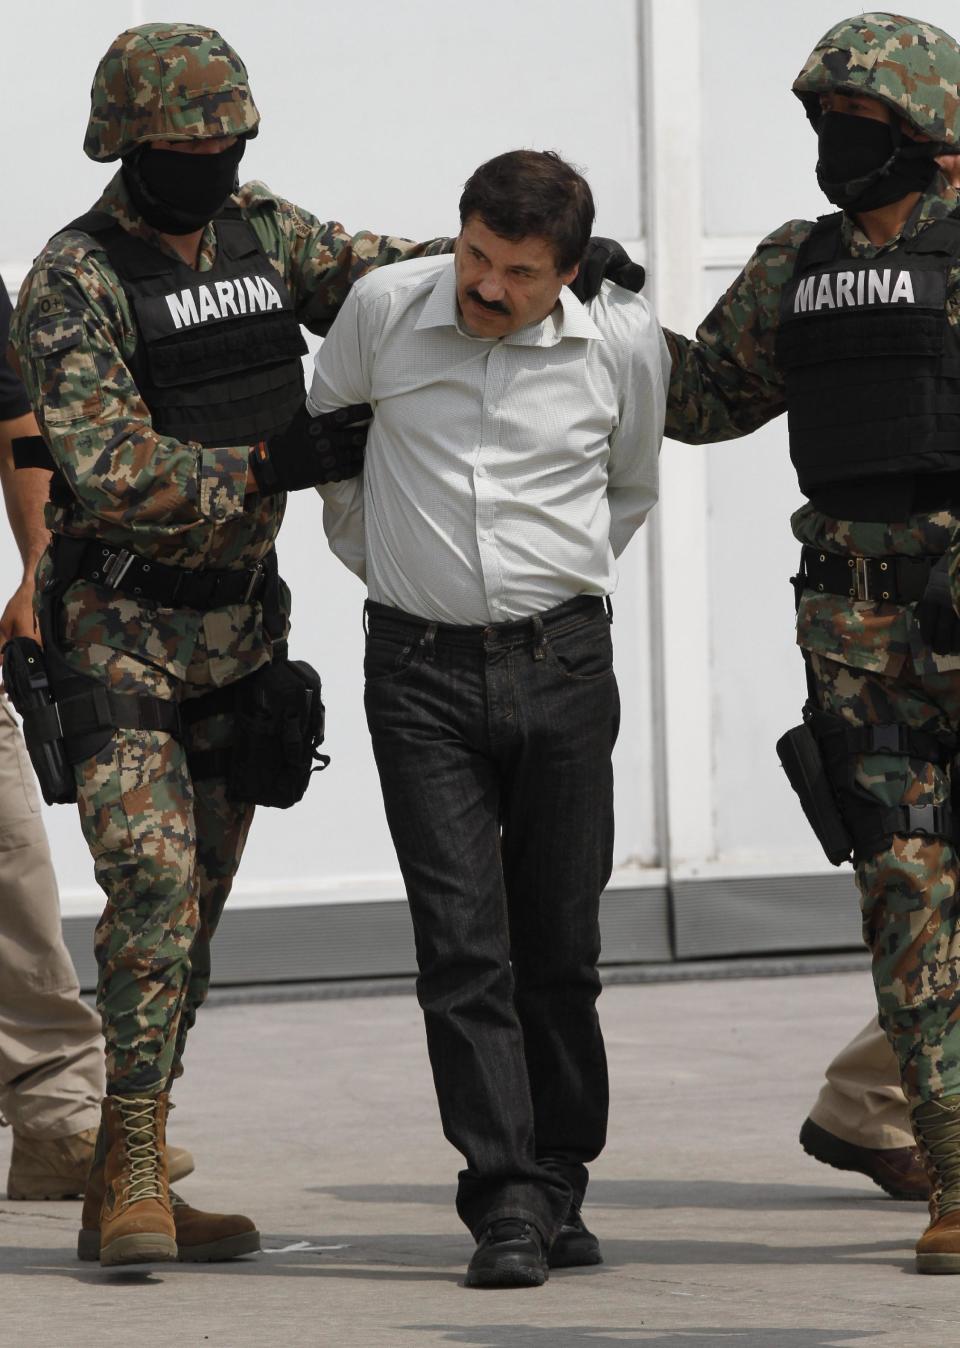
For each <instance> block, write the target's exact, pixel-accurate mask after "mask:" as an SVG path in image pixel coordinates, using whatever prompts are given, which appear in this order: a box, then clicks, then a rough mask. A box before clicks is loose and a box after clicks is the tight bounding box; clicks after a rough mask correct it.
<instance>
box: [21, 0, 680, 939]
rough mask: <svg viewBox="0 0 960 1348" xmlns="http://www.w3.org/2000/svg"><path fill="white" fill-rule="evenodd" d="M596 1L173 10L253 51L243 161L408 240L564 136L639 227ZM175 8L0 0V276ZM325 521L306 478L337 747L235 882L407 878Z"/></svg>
mask: <svg viewBox="0 0 960 1348" xmlns="http://www.w3.org/2000/svg"><path fill="white" fill-rule="evenodd" d="M603 8H604V12H605V16H604V27H605V29H606V31H607V32H609V33H611V34H615V35H616V36H615V39H614V40H605V41H603V42H595V41H592V40H591V41H589V42H586V41H581V37H582V32H583V10H582V7H581V6H580V5H579V4H578V3H577V0H549V2H548V0H527V2H526V3H516V0H488V3H486V4H485V5H484V6H483V7H482V9H476V8H474V7H468V6H448V7H447V8H445V9H443V10H440V9H438V7H437V6H436V4H435V3H428V2H427V0H407V3H406V4H404V5H403V6H400V7H398V6H397V5H396V4H395V3H387V0H367V3H365V4H364V5H363V6H360V7H354V8H353V9H352V10H351V9H348V8H345V7H339V8H337V7H332V6H329V5H318V4H315V3H290V2H289V0H288V2H286V3H284V2H283V0H281V2H280V3H277V4H274V5H273V6H272V7H271V8H270V10H269V11H266V10H265V9H264V6H263V5H262V4H259V3H253V2H252V0H230V3H203V0H200V2H199V3H197V4H196V5H195V6H194V7H193V8H192V10H191V7H190V6H181V7H180V11H179V15H183V14H185V15H186V17H187V18H190V19H193V20H196V21H197V22H200V23H204V24H207V25H209V26H212V27H215V28H218V29H219V30H220V31H221V32H222V33H223V34H224V36H225V37H227V39H228V40H229V41H231V42H232V43H233V44H234V45H235V46H236V48H237V50H238V51H239V52H240V54H241V55H242V56H243V58H244V60H245V61H246V63H247V65H248V68H249V71H250V78H251V84H252V87H253V89H254V94H255V97H256V100H257V103H258V105H259V107H260V111H261V114H262V116H263V119H264V120H263V129H262V132H261V134H260V136H259V137H258V138H257V139H256V140H255V141H254V142H252V143H251V145H250V146H249V148H248V151H247V155H246V157H245V161H244V165H243V168H244V176H246V177H259V178H262V179H264V180H265V181H266V182H268V183H269V184H270V185H271V186H272V187H274V188H275V190H277V191H280V192H282V193H283V195H285V196H287V197H289V198H291V199H293V200H295V201H298V202H300V203H302V204H303V205H304V206H306V207H308V208H309V209H311V210H313V211H314V212H315V213H316V214H318V215H319V216H321V218H337V219H340V220H343V221H344V222H346V223H347V224H348V226H349V227H350V228H351V229H361V228H373V229H376V230H385V231H390V232H395V233H403V234H407V235H409V236H410V237H414V238H417V237H420V238H429V237H432V236H434V235H436V234H438V233H455V232H456V228H457V200H458V198H459V194H460V189H461V185H462V183H463V181H464V180H465V178H466V177H467V176H468V174H469V173H470V171H471V170H472V169H473V168H474V167H476V165H477V164H478V163H480V162H481V161H482V160H483V159H485V158H488V157H489V156H490V155H492V154H496V153H499V152H501V151H502V150H506V149H511V148H515V147H516V146H520V145H529V146H534V147H537V148H555V149H557V150H559V151H560V152H561V153H563V154H564V155H565V156H566V157H567V158H569V159H572V160H573V161H574V162H576V163H577V164H579V165H581V166H582V167H583V168H584V169H585V171H586V172H587V174H588V176H589V178H590V181H591V184H592V186H593V188H594V191H595V193H596V197H597V200H598V205H599V219H598V229H599V230H600V231H601V232H603V233H605V234H609V235H614V236H617V237H620V238H622V239H625V240H636V239H637V238H638V237H639V235H640V234H641V212H640V180H641V179H640V174H641V164H640V119H639V116H638V112H637V108H638V99H639V94H638V70H639V62H638V52H637V9H636V4H635V3H634V0H603ZM174 12H177V11H174ZM170 13H171V7H170V6H169V5H167V4H158V3H153V0H142V3H139V4H130V3H120V2H119V0H101V3H100V4H98V5H97V6H96V7H90V6H87V7H77V6H75V5H74V4H73V3H72V0H47V3H46V4H44V5H43V6H42V7H40V8H38V7H36V6H33V7H28V6H15V7H14V6H8V7H6V8H5V12H4V21H3V28H4V33H3V46H2V53H0V61H2V72H0V73H2V79H3V87H4V97H5V99H7V100H10V103H9V106H13V107H19V108H21V109H23V110H24V111H25V114H26V111H27V110H29V116H27V115H24V117H23V129H22V133H21V134H19V135H18V136H17V137H13V136H11V135H8V136H7V138H6V140H5V155H6V156H7V172H8V175H9V180H10V181H16V182H17V183H18V184H20V191H19V198H18V199H19V202H20V204H21V207H22V209H21V210H19V211H16V212H15V211H8V212H7V215H6V219H5V221H4V225H3V228H2V233H0V266H2V270H3V273H4V277H5V280H6V281H7V283H8V284H10V285H13V284H15V283H16V282H18V281H19V279H20V277H21V276H22V274H23V271H24V269H25V266H26V265H27V263H28V262H29V259H30V258H31V257H32V256H33V254H34V253H35V252H36V250H37V248H38V247H39V246H40V245H41V244H42V242H43V241H44V240H45V239H46V238H47V236H48V235H49V234H50V233H52V232H53V231H54V230H55V229H56V228H57V227H58V226H60V225H61V224H63V223H65V222H66V221H67V220H69V219H70V218H71V217H72V216H73V215H75V214H77V213H79V212H80V211H82V210H84V209H86V208H87V207H88V206H89V205H91V204H92V202H93V200H94V199H95V197H96V195H97V194H98V192H99V190H100V188H101V185H102V184H103V183H105V182H106V180H107V179H108V177H109V174H110V169H109V167H102V168H101V167H99V166H96V165H93V164H91V163H90V162H89V161H88V160H86V159H85V157H84V156H83V154H82V150H81V144H82V138H83V129H84V125H85V120H86V113H87V108H88V92H89V86H90V80H91V77H92V73H93V70H94V68H95V66H96V63H97V61H98V60H99V58H100V56H101V55H102V54H103V52H104V51H105V50H106V48H107V47H108V45H109V43H110V41H111V40H112V38H113V37H114V36H115V34H116V33H117V32H119V31H120V30H121V29H122V28H124V27H126V26H128V25H130V24H132V23H139V22H148V21H153V20H162V19H167V18H169V17H170ZM51 34H55V38H54V39H53V40H51ZM38 44H42V51H43V65H42V79H41V78H40V74H41V70H40V69H39V68H38V64H37V60H36V52H37V47H38ZM0 535H2V536H0V589H3V588H5V587H7V588H10V589H12V588H13V585H14V583H15V578H16V571H17V563H16V557H15V552H14V550H13V547H12V544H11V542H10V540H9V538H8V537H7V536H6V533H5V532H4V531H0ZM321 538H322V535H320V508H319V502H318V501H317V500H316V499H315V498H314V497H313V496H312V495H311V494H308V493H302V494H301V495H300V496H299V497H298V498H296V499H294V500H292V501H291V504H290V509H289V514H288V518H287V521H286V523H285V525H284V530H283V533H282V535H281V539H280V547H279V554H280V561H281V568H282V570H283V573H284V575H285V576H286V577H287V579H288V580H289V581H290V583H291V586H292V589H293V597H294V610H293V616H294V641H293V646H294V651H295V653H296V654H297V655H298V656H302V657H303V658H306V659H309V660H310V661H311V662H312V663H314V664H315V665H316V666H317V668H318V669H320V670H321V672H322V674H323V678H324V683H325V688H326V701H327V713H328V724H329V727H330V729H329V735H328V743H327V746H326V747H327V748H328V750H329V752H330V753H331V754H332V755H333V760H334V761H333V765H332V766H331V768H330V770H329V772H328V773H327V774H326V775H325V776H323V777H319V778H317V779H316V780H315V781H314V783H313V784H312V786H311V788H310V791H309V793H308V795H307V797H306V799H305V801H304V803H303V804H302V805H301V806H299V807H298V808H296V809H294V810H290V811H287V812H280V811H276V810H271V811H266V810H263V811H261V812H260V814H259V817H258V819H257V821H256V823H255V825H254V828H253V831H252V834H251V839H250V843H249V845H248V850H247V855H246V857H245V859H244V864H243V867H242V870H241V878H240V880H239V882H238V886H237V891H236V899H235V901H236V902H241V903H244V902H245V903H256V904H259V903H261V902H270V901H281V900H282V901H284V902H289V901H290V900H291V899H293V900H296V899H297V898H300V899H302V900H303V901H305V902H306V901H314V900H317V899H321V900H322V899H324V898H329V899H330V900H335V899H343V898H351V897H355V898H357V899H362V898H370V897H376V896H379V895H389V896H394V895H399V894H401V893H402V889H401V886H400V882H399V877H398V876H397V875H396V862H395V858H394V855H393V849H392V846H391V843H390V839H389V835H388V833H387V829H386V825H385V822H384V819H383V814H382V809H381V805H380V796H379V788H378V785H377V779H376V773H375V769H374V765H373V761H372V756H371V753H370V750H369V745H368V740H367V733H366V729H365V725H364V720H363V709H362V678H361V660H362V633H361V626H360V608H361V604H362V599H363V590H362V587H361V586H360V584H359V583H358V582H357V581H356V580H355V578H353V577H352V576H350V575H348V574H347V573H346V572H345V571H343V570H342V569H341V568H339V567H338V566H337V565H336V564H335V563H334V562H333V560H332V559H331V558H330V557H329V555H328V553H327V551H326V547H325V544H323V543H322V541H321ZM645 546H646V545H645V540H644V539H643V538H641V539H640V540H638V541H637V542H636V543H635V544H634V546H633V547H632V548H631V550H630V551H629V552H628V553H627V555H626V556H625V558H624V562H623V581H622V585H621V589H620V591H619V592H618V594H617V595H616V596H615V600H614V602H615V607H616V631H615V640H616V646H617V668H618V673H619V675H620V679H621V683H622V688H623V703H624V717H623V731H622V735H621V741H620V744H619V746H618V750H617V786H618V806H617V816H618V846H617V859H618V863H621V864H622V863H626V862H639V863H642V864H646V865H649V864H650V863H651V862H652V861H654V860H655V844H654V790H653V769H652V753H651V740H652V734H651V722H652V710H651V701H650V668H649V664H650V662H649V641H648V629H649V615H648V606H647V586H648V579H647V568H646V566H645ZM4 576H5V577H6V578H7V579H6V581H3V580H2V577H4ZM47 822H48V828H49V833H50V837H51V842H52V844H53V849H54V854H55V861H56V865H57V870H58V874H59V875H60V877H61V883H62V887H63V890H64V909H65V911H67V912H83V911H95V910H96V909H97V906H98V904H99V896H98V894H97V892H96V891H95V888H94V884H93V879H92V868H91V864H90V861H89V858H88V855H87V853H86V849H85V847H84V846H83V844H82V842H81V840H80V837H79V830H78V828H77V823H76V819H75V816H74V812H73V811H72V810H71V809H69V808H66V807H58V808H57V809H55V810H49V811H47Z"/></svg>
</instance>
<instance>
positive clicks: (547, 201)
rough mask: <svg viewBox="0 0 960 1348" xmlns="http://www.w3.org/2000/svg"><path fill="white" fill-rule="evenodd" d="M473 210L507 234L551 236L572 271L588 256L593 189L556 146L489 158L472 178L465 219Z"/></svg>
mask: <svg viewBox="0 0 960 1348" xmlns="http://www.w3.org/2000/svg"><path fill="white" fill-rule="evenodd" d="M471 215H478V216H479V217H480V219H481V220H482V221H483V223H484V224H485V225H486V226H487V228H488V229H492V230H493V232H494V234H499V235H500V237H501V238H503V239H510V240H512V241H515V240H517V239H525V238H528V237H529V236H530V235H534V236H536V237H537V238H541V239H546V240H547V241H548V242H549V243H550V244H552V245H553V251H554V255H555V258H556V266H557V271H559V272H566V271H569V270H570V268H571V267H575V266H576V265H577V263H578V262H579V261H580V259H581V258H582V257H583V254H584V250H585V249H586V246H587V240H588V239H589V238H590V230H591V229H592V227H593V216H594V207H593V194H592V193H591V191H590V187H589V185H588V183H587V181H586V179H585V178H583V177H581V175H580V174H579V173H578V172H577V171H576V169H575V168H572V167H571V165H570V164H566V163H564V161H563V160H562V159H561V158H560V156H559V155H558V154H557V153H556V151H554V150H545V151H541V150H510V151H509V152H508V153H507V154H499V155H497V157H496V159H488V160H487V162H486V163H485V164H481V165H480V167H479V168H478V169H477V170H476V171H475V172H474V173H472V174H471V175H470V177H469V178H468V179H467V181H466V183H465V184H464V188H463V196H462V197H461V198H460V223H461V225H463V224H465V223H466V222H467V220H469V218H470V216H471Z"/></svg>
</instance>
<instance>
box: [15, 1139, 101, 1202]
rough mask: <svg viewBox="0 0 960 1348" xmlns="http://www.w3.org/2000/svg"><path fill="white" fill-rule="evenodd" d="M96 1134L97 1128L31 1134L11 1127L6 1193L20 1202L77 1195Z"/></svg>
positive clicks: (85, 1172) (79, 1192)
mask: <svg viewBox="0 0 960 1348" xmlns="http://www.w3.org/2000/svg"><path fill="white" fill-rule="evenodd" d="M96 1136H97V1130H96V1128H87V1129H86V1130H85V1131H84V1132H82V1133H71V1134H70V1136H69V1137H31V1136H30V1134H29V1133H21V1132H20V1131H19V1130H18V1129H16V1128H14V1129H13V1150H12V1152H11V1153H10V1173H9V1174H8V1175H7V1197H8V1198H11V1199H14V1200H15V1201H21V1202H28V1201H30V1200H37V1199H46V1198H79V1197H80V1195H81V1194H82V1193H83V1190H84V1186H85V1185H86V1182H87V1172H88V1171H89V1169H90V1159H91V1157H92V1156H93V1144H94V1142H95V1140H96Z"/></svg>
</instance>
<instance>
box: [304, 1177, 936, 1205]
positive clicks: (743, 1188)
mask: <svg viewBox="0 0 960 1348" xmlns="http://www.w3.org/2000/svg"><path fill="white" fill-rule="evenodd" d="M866 1182H867V1181H864V1183H866ZM854 1186H857V1187H854ZM305 1192H306V1193H311V1194H327V1195H329V1196H330V1197H331V1198H337V1199H340V1200H341V1201H342V1202H344V1203H428V1204H438V1205H440V1206H442V1207H448V1208H452V1207H453V1201H454V1195H455V1191H454V1189H453V1187H452V1186H450V1185H444V1184H331V1185H324V1186H317V1187H313V1188H310V1187H308V1188H307V1189H306V1190H305ZM587 1203H588V1205H589V1206H590V1207H591V1208H637V1209H639V1210H642V1211H654V1210H656V1209H657V1208H710V1209H713V1210H731V1211H733V1210H736V1211H751V1210H755V1211H762V1212H789V1211H791V1210H793V1211H796V1210H799V1209H806V1208H817V1209H821V1210H822V1209H824V1208H831V1209H835V1210H836V1209H843V1210H850V1209H853V1208H856V1207H857V1206H859V1205H863V1206H864V1207H869V1208H870V1210H871V1212H873V1211H876V1209H877V1207H878V1205H879V1207H880V1208H884V1207H887V1208H889V1209H890V1210H891V1211H893V1212H903V1211H905V1210H909V1209H911V1208H914V1207H915V1208H916V1209H917V1211H918V1212H919V1211H922V1205H921V1204H919V1203H916V1204H913V1203H903V1202H898V1201H897V1200H896V1199H892V1198H889V1197H888V1196H887V1195H886V1194H885V1193H883V1192H882V1191H881V1190H880V1189H878V1188H877V1187H876V1185H871V1186H870V1187H869V1188H863V1189H861V1188H860V1187H859V1186H858V1185H857V1181H856V1180H854V1181H852V1182H851V1185H850V1187H849V1188H846V1187H845V1186H844V1181H843V1180H838V1182H837V1184H835V1185H832V1186H827V1185H823V1184H765V1183H760V1184H755V1183H749V1182H739V1181H736V1180H695V1179H694V1180H692V1179H677V1180H664V1179H657V1180H641V1179H627V1180H608V1179H599V1180H594V1181H593V1182H592V1183H591V1185H590V1188H589V1190H588V1191H587Z"/></svg>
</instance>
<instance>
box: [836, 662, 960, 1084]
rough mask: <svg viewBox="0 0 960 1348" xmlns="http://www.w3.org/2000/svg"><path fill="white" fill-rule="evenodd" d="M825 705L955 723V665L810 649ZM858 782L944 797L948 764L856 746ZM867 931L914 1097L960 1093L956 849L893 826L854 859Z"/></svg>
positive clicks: (914, 796) (899, 801) (920, 725)
mask: <svg viewBox="0 0 960 1348" xmlns="http://www.w3.org/2000/svg"><path fill="white" fill-rule="evenodd" d="M810 660H811V667H812V670H813V675H814V680H815V683H816V687H817V693H818V697H819V701H820V705H821V707H822V708H823V709H824V710H825V711H829V712H833V713H834V714H836V715H838V716H842V717H843V718H844V720H846V721H848V722H850V724H851V725H855V726H862V725H878V724H884V723H888V724H889V723H892V722H896V723H899V724H901V725H907V726H911V727H913V728H914V729H921V730H926V731H930V732H934V733H941V734H943V733H946V734H950V733H954V734H956V733H957V731H958V730H960V671H955V672H951V673H940V674H934V673H929V674H917V673H915V672H914V671H913V670H912V668H910V666H909V664H907V665H906V666H905V668H904V670H903V672H902V673H900V674H898V675H897V676H896V677H895V678H892V677H887V676H885V675H881V674H875V673H870V672H867V671H865V670H862V669H856V668H853V667H851V666H849V665H845V664H841V663H840V662H839V661H836V660H831V659H829V658H826V657H824V656H822V655H816V654H812V653H811V654H810ZM853 770H854V781H855V783H856V785H857V786H859V787H860V788H862V789H863V790H864V791H866V792H867V793H868V794H869V795H871V796H873V797H874V798H875V799H876V800H877V801H878V803H880V804H881V805H883V806H886V807H892V806H897V805H915V806H923V805H941V804H943V803H945V802H946V801H948V800H949V798H950V772H949V770H948V768H946V767H937V766H936V765H934V764H931V763H923V762H920V761H918V760H917V759H908V758H906V757H904V756H902V755H899V754H886V753H875V754H860V755H857V756H856V757H855V759H854V760H853ZM856 877H857V885H858V887H859V889H860V902H861V909H862V914H863V935H864V940H865V941H866V944H867V946H868V947H869V949H870V951H871V954H872V957H873V978H874V985H875V987H876V993H877V1003H878V1006H879V1011H880V1023H881V1025H882V1026H883V1028H884V1030H885V1031H886V1034H887V1037H888V1038H889V1040H890V1043H891V1044H892V1045H893V1049H894V1051H895V1053H896V1054H897V1058H898V1060H899V1063H900V1073H901V1078H902V1081H903V1088H904V1092H905V1093H906V1096H907V1099H908V1101H909V1103H910V1105H911V1106H913V1105H916V1104H918V1103H920V1102H921V1101H924V1100H929V1099H932V1098H935V1097H937V1096H941V1095H956V1094H960V899H958V893H957V880H958V859H957V849H956V848H955V846H954V845H953V844H952V843H949V842H945V841H943V840H941V839H939V838H928V837H925V836H923V835H914V836H910V837H907V836H901V835H896V836H894V837H893V838H892V839H891V840H890V843H889V846H887V847H885V848H884V850H883V851H880V852H877V853H875V854H874V855H873V856H871V857H869V858H868V859H867V860H864V861H861V862H860V863H859V865H858V866H857V868H856Z"/></svg>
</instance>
